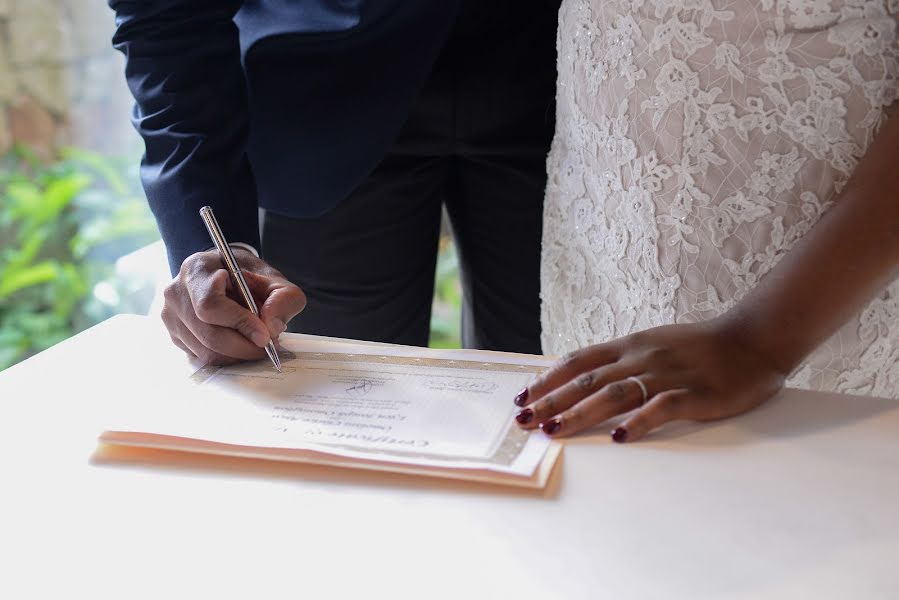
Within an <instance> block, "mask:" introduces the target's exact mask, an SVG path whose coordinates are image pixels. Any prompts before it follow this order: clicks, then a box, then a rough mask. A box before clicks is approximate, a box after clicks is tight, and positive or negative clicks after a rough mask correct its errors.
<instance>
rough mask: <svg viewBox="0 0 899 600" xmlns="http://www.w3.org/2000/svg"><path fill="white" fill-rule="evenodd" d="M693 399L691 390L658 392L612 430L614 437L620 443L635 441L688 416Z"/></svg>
mask: <svg viewBox="0 0 899 600" xmlns="http://www.w3.org/2000/svg"><path fill="white" fill-rule="evenodd" d="M692 401H693V397H692V395H691V393H690V392H689V390H667V391H664V392H661V393H659V394H656V395H655V396H653V398H652V400H650V401H649V402H647V403H646V406H644V407H643V408H641V409H640V410H638V411H636V412H635V413H634V414H633V415H631V417H630V418H628V419H626V420H625V421H624V423H622V424H621V425H619V426H618V427H616V428H615V429H614V430H613V431H612V439H613V440H614V441H616V442H618V443H624V442H635V441H637V440H639V439H640V438H642V437H643V436H645V435H646V434H648V433H649V432H651V431H653V430H654V429H658V428H659V427H661V426H662V425H664V424H665V423H668V422H670V421H674V420H677V419H683V418H687V417H688V416H689V405H690V403H691V402H692Z"/></svg>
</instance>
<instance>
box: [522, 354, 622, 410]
mask: <svg viewBox="0 0 899 600" xmlns="http://www.w3.org/2000/svg"><path fill="white" fill-rule="evenodd" d="M619 355H620V350H619V348H618V345H617V344H615V343H614V342H610V343H608V344H598V345H596V346H589V347H587V348H583V349H581V350H576V351H574V352H572V353H570V354H567V355H565V356H564V357H563V358H562V359H561V360H559V362H557V363H556V364H555V365H553V366H552V367H551V368H550V369H548V370H547V371H546V372H544V373H543V374H542V375H541V376H540V377H537V378H536V379H535V380H534V381H532V382H531V383H530V385H528V386H527V387H526V388H524V389H523V390H521V392H519V394H518V396H516V397H515V404H517V405H518V406H526V405H527V404H530V403H533V402H536V401H537V400H539V399H540V398H542V397H543V396H545V395H546V394H548V393H550V392H551V391H553V390H555V389H556V388H558V387H561V386H563V385H565V384H566V383H568V382H569V381H571V380H572V379H574V378H575V377H577V376H578V375H580V374H581V373H585V372H587V371H591V370H593V369H597V368H599V367H602V366H603V365H607V364H610V363H613V362H615V361H616V360H618V358H619Z"/></svg>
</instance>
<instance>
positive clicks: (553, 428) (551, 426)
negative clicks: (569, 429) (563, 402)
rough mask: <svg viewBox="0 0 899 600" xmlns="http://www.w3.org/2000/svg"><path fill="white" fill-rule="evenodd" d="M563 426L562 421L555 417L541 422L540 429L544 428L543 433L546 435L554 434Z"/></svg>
mask: <svg viewBox="0 0 899 600" xmlns="http://www.w3.org/2000/svg"><path fill="white" fill-rule="evenodd" d="M561 427H562V422H561V421H559V419H553V420H552V421H544V422H543V423H540V429H542V430H543V433H545V434H546V435H552V434H554V433H555V432H557V431H558V430H559V429H560V428H561Z"/></svg>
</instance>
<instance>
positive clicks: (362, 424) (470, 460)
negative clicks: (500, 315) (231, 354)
mask: <svg viewBox="0 0 899 600" xmlns="http://www.w3.org/2000/svg"><path fill="white" fill-rule="evenodd" d="M280 345H281V361H282V364H283V372H282V373H278V372H277V371H275V370H274V368H273V367H272V365H271V363H270V362H268V361H265V362H256V363H244V364H240V365H236V366H229V367H212V366H204V367H201V368H199V369H198V370H196V371H195V372H193V374H192V375H191V376H190V377H189V378H185V380H184V381H179V382H175V384H173V385H172V386H171V387H170V388H166V389H165V390H163V391H159V390H156V391H155V393H153V394H152V395H150V394H146V395H144V396H143V397H140V396H139V397H137V398H136V399H135V400H134V401H132V402H129V403H127V404H122V405H121V407H120V408H121V411H120V414H118V415H115V416H114V417H111V418H112V420H113V422H112V423H110V426H109V427H107V430H106V431H105V432H104V433H103V434H102V435H101V437H100V440H101V442H103V443H106V444H115V445H125V446H141V447H151V448H161V449H169V450H180V451H189V452H200V453H206V454H218V455H228V456H241V457H253V458H265V459H271V460H280V461H295V462H305V463H315V464H327V465H334V466H339V467H356V468H364V469H374V470H382V471H396V472H404V473H413V474H420V475H430V476H438V477H449V478H455V479H468V480H476V481H485V482H491V483H500V484H508V485H517V486H524V487H533V488H542V487H544V486H545V484H546V481H547V479H548V477H549V474H550V472H551V471H552V467H553V465H554V464H555V462H556V459H557V458H558V455H559V452H560V446H559V445H558V444H557V443H554V442H552V441H551V440H550V439H549V438H547V437H546V436H545V435H543V434H542V433H541V432H540V431H535V432H526V431H522V430H521V429H519V428H518V427H517V426H516V425H515V423H514V422H513V415H514V414H515V412H516V411H517V410H518V408H517V407H516V406H515V405H514V404H513V402H512V399H513V398H514V397H515V395H516V394H517V393H518V391H519V390H521V388H523V387H524V386H525V385H526V384H527V383H528V382H529V381H531V379H533V378H534V377H535V376H536V375H537V374H539V373H541V372H542V371H543V370H545V369H546V368H547V367H548V366H549V364H550V363H551V361H550V360H549V359H546V358H544V357H539V356H529V355H519V354H506V353H496V352H482V351H471V350H428V349H424V348H413V347H406V346H386V345H362V344H351V343H342V342H334V341H326V340H316V339H309V338H308V337H307V336H296V335H292V334H284V335H282V336H281V339H280Z"/></svg>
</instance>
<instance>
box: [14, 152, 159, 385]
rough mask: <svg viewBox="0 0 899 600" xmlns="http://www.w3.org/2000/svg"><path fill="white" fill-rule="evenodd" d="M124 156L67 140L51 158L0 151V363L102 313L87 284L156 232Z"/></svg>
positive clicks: (76, 329)
mask: <svg viewBox="0 0 899 600" xmlns="http://www.w3.org/2000/svg"><path fill="white" fill-rule="evenodd" d="M131 162H132V161H130V160H129V161H128V163H131ZM128 163H126V162H124V161H118V162H117V161H116V160H115V159H111V158H108V157H104V156H102V155H99V154H95V153H91V152H86V151H83V150H74V149H69V150H65V151H63V153H62V157H61V159H60V160H58V161H56V162H54V163H52V164H44V163H42V162H41V161H40V160H38V159H37V158H36V157H35V156H34V155H33V154H32V153H31V152H29V151H28V150H27V149H24V148H16V149H14V150H13V151H12V152H11V153H10V154H8V155H7V156H5V157H2V158H0V370H2V369H4V368H6V367H8V366H9V365H11V364H14V363H15V362H17V361H19V360H22V359H23V358H26V357H28V356H29V355H31V354H34V353H35V352H39V351H41V350H43V349H45V348H48V347H50V346H52V345H53V344H55V343H57V342H59V341H61V340H63V339H66V338H67V337H69V336H71V335H73V334H75V333H77V332H79V331H81V330H82V329H85V328H87V327H89V326H90V325H93V324H94V323H96V322H98V321H100V320H102V319H104V318H106V317H107V316H109V313H110V310H109V309H108V308H106V307H104V306H102V304H101V303H98V302H97V301H96V299H94V298H93V296H92V295H91V292H92V290H93V289H94V285H95V284H96V283H97V282H99V281H101V280H103V279H104V278H105V277H108V276H109V274H110V273H111V270H112V263H113V261H114V259H115V258H117V257H118V256H121V255H122V254H124V253H126V252H130V251H131V250H133V249H135V248H138V247H140V246H143V245H145V244H147V243H149V242H151V241H153V240H154V239H156V238H157V237H158V234H157V232H156V228H155V225H154V223H153V220H152V217H151V216H150V215H149V211H148V210H147V208H146V204H145V202H144V200H143V199H142V194H141V193H140V192H139V191H138V190H137V189H136V186H135V184H134V183H131V184H129V182H133V181H136V178H131V179H129V178H128V177H127V176H126V175H125V174H124V173H125V169H126V168H127V167H126V164H128Z"/></svg>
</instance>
